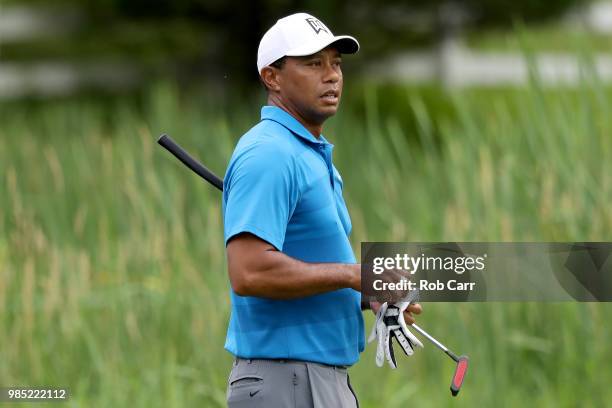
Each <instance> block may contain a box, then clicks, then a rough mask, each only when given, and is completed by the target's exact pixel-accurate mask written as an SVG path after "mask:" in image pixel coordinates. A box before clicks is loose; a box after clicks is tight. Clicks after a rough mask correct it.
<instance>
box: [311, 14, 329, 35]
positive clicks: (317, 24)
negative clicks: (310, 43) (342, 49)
mask: <svg viewBox="0 0 612 408" xmlns="http://www.w3.org/2000/svg"><path fill="white" fill-rule="evenodd" d="M306 21H307V22H308V24H310V27H311V28H312V29H313V30H314V32H315V33H316V34H319V33H320V32H321V31H325V32H326V33H327V34H331V33H330V32H329V31H328V30H327V27H325V25H324V24H323V23H322V22H321V21H319V20H318V19H316V18H314V17H309V18H307V19H306Z"/></svg>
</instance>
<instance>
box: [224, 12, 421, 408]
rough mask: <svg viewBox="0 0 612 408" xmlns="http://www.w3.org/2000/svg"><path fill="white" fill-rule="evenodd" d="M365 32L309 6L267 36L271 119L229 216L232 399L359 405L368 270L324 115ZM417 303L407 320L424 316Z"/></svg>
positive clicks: (241, 149)
mask: <svg viewBox="0 0 612 408" xmlns="http://www.w3.org/2000/svg"><path fill="white" fill-rule="evenodd" d="M358 49H359V43H358V42H357V40H356V39H355V38H353V37H350V36H334V35H333V34H332V32H331V31H330V29H329V28H327V27H326V26H325V25H324V24H323V23H322V22H321V21H320V20H319V19H317V18H315V17H313V16H311V15H308V14H305V13H298V14H293V15H290V16H288V17H285V18H282V19H280V20H278V21H277V23H276V24H275V25H274V26H272V27H271V28H270V29H269V30H268V31H267V32H266V33H265V34H264V36H263V38H262V39H261V42H260V44H259V50H258V55H257V69H258V72H259V74H260V78H261V81H262V82H263V84H264V85H265V87H266V89H267V93H268V97H267V105H266V106H264V107H263V108H262V110H261V121H260V122H259V123H258V124H257V125H255V126H254V127H253V128H252V129H250V130H249V131H248V132H247V133H246V134H244V135H243V136H242V138H241V139H240V141H239V142H238V144H237V146H236V149H235V151H234V153H233V155H232V158H231V160H230V163H229V166H228V169H227V173H226V175H225V181H224V190H223V214H224V224H225V242H226V247H227V257H228V269H229V277H230V282H231V287H232V290H231V301H232V302H231V303H232V313H231V317H230V322H229V328H228V332H227V339H226V343H225V348H226V349H227V350H228V351H229V352H231V353H232V354H233V355H234V356H235V357H236V359H235V362H234V365H233V368H232V371H231V374H230V377H229V381H228V390H227V402H228V405H229V407H231V408H233V407H265V408H283V407H334V408H339V407H357V406H359V403H358V401H357V397H356V396H355V393H354V392H353V389H352V388H351V384H350V381H349V376H348V373H347V368H348V367H350V366H351V365H353V364H355V363H356V362H357V361H358V359H359V353H360V352H361V351H362V350H363V349H364V343H365V336H364V323H363V316H362V312H361V306H360V294H359V290H360V286H361V273H360V265H359V264H357V263H356V261H355V256H354V254H353V250H352V248H351V245H350V242H349V238H348V237H349V234H350V232H351V219H350V217H349V214H348V211H347V208H346V205H345V203H344V199H343V197H342V177H340V173H339V172H338V170H337V169H336V168H335V167H334V165H333V161H332V152H333V148H334V146H333V145H332V144H331V143H329V142H328V141H327V139H326V138H325V137H324V136H323V134H322V130H323V123H324V122H325V120H326V119H327V118H329V117H331V116H333V115H334V114H335V113H336V111H337V110H338V106H339V103H340V98H341V95H342V69H341V65H342V55H343V54H354V53H356V52H357V51H358ZM410 312H414V313H417V314H418V313H420V306H419V305H411V306H410V308H409V311H408V312H406V315H405V319H406V321H407V322H408V323H413V322H414V319H413V318H412V316H411V314H410Z"/></svg>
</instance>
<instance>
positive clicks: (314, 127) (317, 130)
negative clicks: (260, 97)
mask: <svg viewBox="0 0 612 408" xmlns="http://www.w3.org/2000/svg"><path fill="white" fill-rule="evenodd" d="M268 105H272V106H276V107H278V108H281V109H282V110H284V111H285V112H287V113H288V114H290V115H291V116H293V117H294V118H295V119H296V120H297V121H298V122H300V123H301V124H302V126H304V127H305V128H306V130H308V131H309V132H310V133H311V134H312V135H313V136H314V137H315V138H316V139H319V138H320V137H321V133H322V132H323V124H312V123H309V122H308V121H307V120H306V119H304V118H303V117H302V115H300V114H299V112H297V111H296V110H295V109H291V107H289V106H287V104H285V103H282V102H281V101H279V100H276V98H268Z"/></svg>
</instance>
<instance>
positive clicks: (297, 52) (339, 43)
mask: <svg viewBox="0 0 612 408" xmlns="http://www.w3.org/2000/svg"><path fill="white" fill-rule="evenodd" d="M329 46H332V47H335V48H336V49H337V50H338V52H339V53H340V54H355V53H357V51H359V43H358V42H357V40H356V39H355V38H353V37H351V36H350V35H338V36H336V37H333V38H332V39H331V40H330V41H324V42H314V43H311V44H305V45H303V46H301V47H298V48H296V49H293V50H291V51H289V52H287V53H286V54H285V55H286V56H287V57H303V56H306V55H312V54H315V53H317V52H319V51H321V50H322V49H325V48H327V47H329ZM272 62H274V61H272Z"/></svg>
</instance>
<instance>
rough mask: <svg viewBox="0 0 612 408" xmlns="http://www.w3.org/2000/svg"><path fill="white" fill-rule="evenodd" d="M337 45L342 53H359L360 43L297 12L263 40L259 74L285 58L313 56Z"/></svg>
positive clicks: (259, 53) (279, 24)
mask: <svg viewBox="0 0 612 408" xmlns="http://www.w3.org/2000/svg"><path fill="white" fill-rule="evenodd" d="M332 43H334V45H335V46H336V47H337V48H338V51H339V52H340V53H341V54H355V53H356V52H357V51H359V43H358V42H357V40H356V39H355V38H353V37H351V36H349V35H339V36H334V35H333V34H332V32H331V30H330V29H329V28H327V26H325V24H323V23H322V22H321V20H319V19H318V18H316V17H313V16H311V15H310V14H306V13H296V14H292V15H290V16H287V17H284V18H281V19H280V20H278V21H277V22H276V24H274V25H273V26H272V27H271V28H270V29H269V30H268V31H267V32H266V33H265V34H264V35H263V37H262V38H261V41H260V42H259V49H258V50H257V72H259V73H261V70H262V68H264V67H266V66H268V65H270V64H271V63H273V62H274V61H276V60H278V59H280V58H282V57H284V56H290V57H298V56H304V55H311V54H314V53H316V52H319V51H321V50H322V49H323V48H325V47H327V46H328V45H330V44H332Z"/></svg>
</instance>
